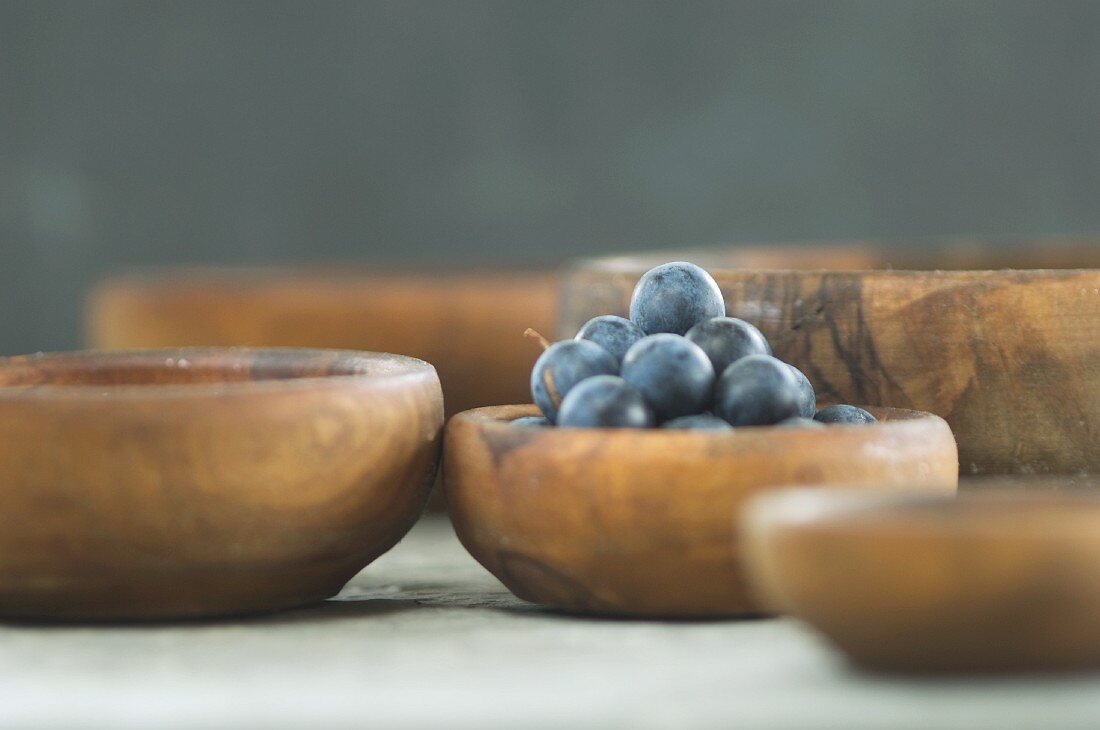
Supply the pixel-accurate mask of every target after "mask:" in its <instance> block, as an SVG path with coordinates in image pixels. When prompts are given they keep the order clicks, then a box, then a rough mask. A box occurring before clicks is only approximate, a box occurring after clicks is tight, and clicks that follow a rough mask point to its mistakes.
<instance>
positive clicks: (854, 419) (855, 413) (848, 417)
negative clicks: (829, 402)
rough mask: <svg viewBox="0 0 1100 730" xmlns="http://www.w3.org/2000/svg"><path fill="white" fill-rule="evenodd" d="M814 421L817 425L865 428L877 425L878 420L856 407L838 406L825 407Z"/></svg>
mask: <svg viewBox="0 0 1100 730" xmlns="http://www.w3.org/2000/svg"><path fill="white" fill-rule="evenodd" d="M814 420H815V421H817V422H819V423H826V424H835V423H844V424H849V425H855V426H866V425H868V424H872V423H878V419H877V418H875V417H874V416H872V415H871V414H870V413H868V412H867V411H865V410H863V409H862V408H859V407H857V406H848V405H839V406H826V407H824V408H822V409H821V410H820V411H818V412H817V415H815V416H814Z"/></svg>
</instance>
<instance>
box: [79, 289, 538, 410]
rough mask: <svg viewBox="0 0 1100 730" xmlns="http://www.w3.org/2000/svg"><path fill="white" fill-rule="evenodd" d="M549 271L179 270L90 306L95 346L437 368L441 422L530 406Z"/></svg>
mask: <svg viewBox="0 0 1100 730" xmlns="http://www.w3.org/2000/svg"><path fill="white" fill-rule="evenodd" d="M558 284H559V282H558V277H557V275H556V274H553V273H546V272H502V271H498V272H467V273H434V274H433V273H421V274H412V273H386V272H379V271H363V270H356V269H355V268H354V267H353V268H351V269H350V270H347V271H331V270H312V269H286V270H282V269H176V270H168V271H162V272H151V273H135V274H130V275H124V276H119V277H115V278H112V279H109V280H107V281H105V282H103V283H102V284H101V285H100V286H99V287H97V288H96V290H95V291H94V292H93V293H92V295H91V297H90V299H89V302H88V312H87V337H88V341H89V343H90V345H91V346H92V347H96V348H101V349H127V348H146V347H188V346H196V345H198V346H249V347H315V348H337V349H349V350H373V351H378V352H396V353H400V354H402V355H410V356H412V357H417V358H420V359H422V360H425V361H427V362H430V363H432V364H434V365H435V366H436V368H437V369H438V370H439V378H440V380H441V382H442V384H443V392H444V395H445V396H446V406H447V412H448V413H457V412H458V411H460V410H465V409H467V408H475V407H477V406H484V405H494V404H504V403H514V402H516V401H524V400H528V399H530V397H531V394H530V391H529V385H528V378H529V377H530V374H531V367H532V366H533V365H534V363H535V360H536V359H537V358H538V355H539V352H540V350H539V348H538V346H537V345H536V344H534V343H533V342H532V341H531V340H529V339H527V338H525V337H524V336H523V332H524V330H525V329H526V328H528V327H533V328H535V329H537V330H539V331H541V332H544V333H546V334H550V333H551V332H552V331H553V329H554V318H555V309H556V305H557V298H558Z"/></svg>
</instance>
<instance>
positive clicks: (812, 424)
mask: <svg viewBox="0 0 1100 730" xmlns="http://www.w3.org/2000/svg"><path fill="white" fill-rule="evenodd" d="M775 426H776V428H825V424H823V423H818V422H817V421H815V420H814V419H812V418H803V417H802V416H794V417H792V418H787V419H784V420H782V421H780V422H779V423H777V424H775Z"/></svg>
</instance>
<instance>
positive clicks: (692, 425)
mask: <svg viewBox="0 0 1100 730" xmlns="http://www.w3.org/2000/svg"><path fill="white" fill-rule="evenodd" d="M661 428H672V429H679V430H683V431H732V430H733V426H731V425H729V424H728V423H726V422H725V421H723V420H722V419H721V418H719V417H718V416H712V415H710V414H709V413H699V414H697V415H694V416H680V417H679V418H673V419H672V420H671V421H665V422H664V423H662V424H661Z"/></svg>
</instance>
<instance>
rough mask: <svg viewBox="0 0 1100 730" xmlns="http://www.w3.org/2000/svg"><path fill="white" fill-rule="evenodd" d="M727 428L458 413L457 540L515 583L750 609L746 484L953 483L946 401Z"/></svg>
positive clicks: (516, 586) (552, 592)
mask: <svg viewBox="0 0 1100 730" xmlns="http://www.w3.org/2000/svg"><path fill="white" fill-rule="evenodd" d="M871 410H872V411H873V412H874V413H875V414H876V415H877V416H878V417H879V418H880V419H882V423H880V424H878V425H875V426H859V427H857V426H835V427H830V428H827V429H821V430H816V429H778V428H744V429H739V430H736V431H734V432H732V433H701V432H680V431H677V432H673V431H659V430H627V429H616V430H590V429H562V428H538V427H521V426H514V425H512V424H511V423H510V421H511V420H512V419H514V418H518V417H520V416H525V415H533V414H534V413H535V409H534V407H533V406H506V407H495V408H479V409H477V410H473V411H467V412H466V413H461V414H458V415H457V416H455V417H454V418H452V419H451V421H450V423H449V424H448V426H447V437H446V439H445V445H444V452H445V455H444V487H445V491H446V495H447V504H448V508H449V510H450V513H451V520H452V522H453V523H454V525H455V530H456V532H457V533H458V536H459V538H460V539H461V540H462V543H463V544H464V545H465V546H466V548H467V549H468V550H469V551H470V553H471V554H472V555H473V556H474V557H475V558H477V560H478V561H479V562H480V563H481V564H482V565H484V566H485V567H486V568H487V569H488V570H489V571H490V572H492V573H493V574H494V575H495V576H496V577H497V578H499V579H500V580H501V581H502V582H503V583H504V584H505V585H506V586H507V587H508V588H509V589H511V590H512V592H513V593H515V594H516V595H517V596H519V597H520V598H524V599H526V600H529V601H533V602H535V603H541V604H544V605H546V606H551V607H554V608H558V609H563V610H566V611H571V612H577V613H593V614H614V615H624V616H647V617H708V616H736V615H739V614H751V613H754V612H756V611H758V610H759V606H758V605H757V604H756V603H755V602H754V601H753V600H752V598H751V597H750V596H749V595H748V594H747V592H746V590H745V587H744V584H743V582H742V576H741V568H740V565H739V563H738V560H737V559H736V558H735V557H731V556H733V555H734V540H733V537H732V535H731V533H730V522H731V520H732V519H733V516H734V515H735V514H736V513H737V512H738V511H739V510H740V508H741V505H742V504H743V503H744V502H745V501H746V500H747V499H749V498H750V497H752V496H753V495H755V494H758V493H760V492H763V491H767V490H770V489H773V488H775V487H777V486H780V485H798V484H813V485H820V486H821V487H822V488H827V487H834V486H845V487H852V486H856V487H866V488H868V489H876V490H890V489H895V488H898V487H913V486H917V487H920V488H924V489H928V490H930V491H933V492H942V493H948V494H950V493H953V492H954V491H955V487H956V483H957V470H958V460H957V452H956V450H955V441H954V439H953V438H952V436H951V431H950V429H949V428H948V427H947V424H946V423H944V421H943V420H942V419H940V418H938V417H936V416H932V415H928V414H922V413H916V412H913V411H900V410H892V409H882V408H875V409H871Z"/></svg>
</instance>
